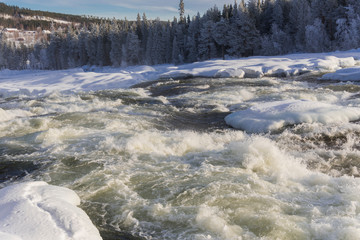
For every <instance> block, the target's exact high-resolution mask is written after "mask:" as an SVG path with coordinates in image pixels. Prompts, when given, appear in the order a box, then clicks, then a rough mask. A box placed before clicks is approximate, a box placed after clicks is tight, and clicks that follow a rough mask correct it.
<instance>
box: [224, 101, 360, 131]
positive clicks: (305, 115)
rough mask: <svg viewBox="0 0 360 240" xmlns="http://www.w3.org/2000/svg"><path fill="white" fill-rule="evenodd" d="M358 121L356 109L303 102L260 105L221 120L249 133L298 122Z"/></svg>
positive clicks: (359, 116)
mask: <svg viewBox="0 0 360 240" xmlns="http://www.w3.org/2000/svg"><path fill="white" fill-rule="evenodd" d="M358 119H360V108H355V107H344V106H338V105H332V104H327V103H321V102H316V101H305V100H286V101H276V102H269V103H262V104H258V105H255V106H253V107H250V108H248V109H246V110H243V111H238V112H234V113H231V114H230V115H228V116H226V117H225V121H226V123H227V124H228V125H230V126H232V127H234V128H237V129H242V130H245V131H246V132H249V133H261V132H269V131H276V130H279V129H281V128H282V127H284V126H288V125H294V124H300V123H313V122H320V123H323V124H329V123H345V122H349V121H355V120H358Z"/></svg>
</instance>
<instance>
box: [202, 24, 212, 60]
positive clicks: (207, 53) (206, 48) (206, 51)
mask: <svg viewBox="0 0 360 240" xmlns="http://www.w3.org/2000/svg"><path fill="white" fill-rule="evenodd" d="M214 28H215V23H214V22H213V21H212V20H207V21H206V22H205V23H204V25H203V27H202V28H201V31H200V38H199V58H200V59H202V60H207V59H211V58H215V57H216V47H215V40H214V38H213V36H212V34H213V31H214V30H213V29H214Z"/></svg>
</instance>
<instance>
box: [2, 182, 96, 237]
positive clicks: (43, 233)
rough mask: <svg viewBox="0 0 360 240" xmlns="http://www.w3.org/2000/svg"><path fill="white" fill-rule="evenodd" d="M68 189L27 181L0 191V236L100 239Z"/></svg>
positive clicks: (73, 194) (75, 197)
mask: <svg viewBox="0 0 360 240" xmlns="http://www.w3.org/2000/svg"><path fill="white" fill-rule="evenodd" d="M79 204H80V199H79V197H78V196H77V195H76V193H75V192H73V191H72V190H70V189H67V188H62V187H56V186H51V185H48V184H47V183H45V182H27V183H21V184H17V185H13V186H9V187H6V188H3V189H1V190H0V239H7V240H13V239H14V240H15V239H16V240H18V239H22V240H27V239H29V240H30V239H31V240H38V239H64V240H65V239H69V240H70V239H71V240H80V239H81V240H96V239H101V237H100V234H99V231H98V230H97V229H96V228H95V226H94V225H93V224H92V222H91V220H90V219H89V217H88V216H87V215H86V213H85V212H84V211H83V210H81V209H80V208H78V207H76V205H79Z"/></svg>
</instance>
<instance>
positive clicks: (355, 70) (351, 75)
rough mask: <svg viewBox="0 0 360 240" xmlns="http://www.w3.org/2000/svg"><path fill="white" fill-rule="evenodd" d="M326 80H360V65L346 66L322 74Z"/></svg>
mask: <svg viewBox="0 0 360 240" xmlns="http://www.w3.org/2000/svg"><path fill="white" fill-rule="evenodd" d="M322 79H325V80H341V81H360V67H352V68H344V69H340V70H337V71H336V72H334V73H328V74H325V75H323V76H322Z"/></svg>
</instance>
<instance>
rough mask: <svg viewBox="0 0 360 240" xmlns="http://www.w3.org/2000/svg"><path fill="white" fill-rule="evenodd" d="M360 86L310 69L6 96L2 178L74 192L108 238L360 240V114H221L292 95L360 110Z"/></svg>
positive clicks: (0, 124)
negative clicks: (254, 128) (243, 125)
mask: <svg viewBox="0 0 360 240" xmlns="http://www.w3.org/2000/svg"><path fill="white" fill-rule="evenodd" d="M359 91H360V85H359V84H357V83H353V82H337V81H321V80H318V76H314V75H303V76H298V77H293V78H261V79H233V78H228V79H227V78H224V79H216V78H211V79H210V78H193V79H183V80H172V79H169V80H161V81H155V82H149V83H144V84H140V85H137V86H133V87H132V88H129V89H119V90H106V91H95V92H84V93H68V94H66V93H57V92H55V93H51V94H48V95H46V96H41V97H39V96H28V95H16V96H13V97H7V98H5V97H2V98H0V119H1V121H0V164H1V165H0V187H5V186H8V185H10V184H12V183H15V182H23V181H29V180H43V181H46V182H47V183H49V184H53V185H58V186H64V187H67V188H70V189H72V190H74V191H75V192H76V193H77V194H78V195H79V196H80V198H81V199H82V204H81V206H80V207H81V208H82V209H84V210H85V211H86V213H87V214H88V215H89V217H90V218H91V220H92V221H93V223H94V224H95V225H96V227H97V228H98V229H99V231H100V233H101V235H102V237H103V239H198V240H202V239H269V240H270V239H283V240H285V239H359V236H360V180H359V178H358V177H359V176H360V173H359V171H360V170H359V168H360V141H359V140H360V125H359V122H350V123H344V124H340V125H339V124H327V125H324V124H320V123H303V124H299V125H294V126H289V127H285V128H283V129H281V130H279V131H276V132H270V133H261V134H248V133H246V132H244V131H242V130H236V129H233V128H231V127H230V126H227V125H226V123H225V121H224V118H225V116H227V115H228V114H230V113H231V112H233V111H239V110H244V109H247V108H249V107H250V106H253V105H254V104H261V103H266V102H271V101H281V100H288V99H295V100H296V99H305V100H311V101H319V102H325V103H331V104H335V105H340V106H351V107H360V94H359Z"/></svg>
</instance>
